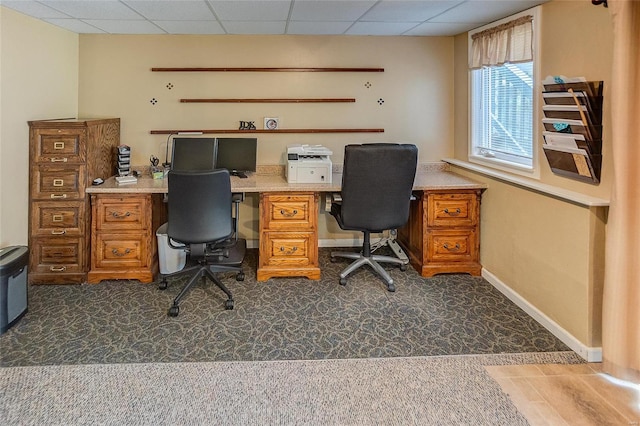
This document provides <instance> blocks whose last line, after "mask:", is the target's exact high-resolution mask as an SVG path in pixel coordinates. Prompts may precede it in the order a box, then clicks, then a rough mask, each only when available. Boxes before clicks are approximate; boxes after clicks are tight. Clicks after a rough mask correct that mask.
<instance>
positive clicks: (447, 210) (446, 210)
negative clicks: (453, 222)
mask: <svg viewBox="0 0 640 426" xmlns="http://www.w3.org/2000/svg"><path fill="white" fill-rule="evenodd" d="M444 212H445V213H446V214H450V215H454V214H460V207H458V208H457V209H456V211H455V212H450V211H449V209H444Z"/></svg>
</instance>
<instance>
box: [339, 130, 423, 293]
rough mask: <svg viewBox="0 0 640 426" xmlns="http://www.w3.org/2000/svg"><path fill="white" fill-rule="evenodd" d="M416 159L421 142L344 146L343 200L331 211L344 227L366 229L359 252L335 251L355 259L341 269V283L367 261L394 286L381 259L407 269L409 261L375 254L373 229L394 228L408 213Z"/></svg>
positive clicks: (379, 230) (343, 256)
mask: <svg viewBox="0 0 640 426" xmlns="http://www.w3.org/2000/svg"><path fill="white" fill-rule="evenodd" d="M417 162H418V148H417V147H416V146H415V145H409V144H382V143H376V144H364V145H347V146H346V147H345V149H344V166H343V171H342V189H341V198H342V201H341V202H340V203H333V204H332V205H331V214H332V215H333V216H334V217H335V218H336V220H337V221H338V225H340V228H342V229H344V230H355V231H362V232H363V233H364V242H363V244H362V252H361V253H349V252H344V251H338V252H332V253H331V261H332V262H335V261H336V258H337V257H341V258H347V259H355V261H354V262H353V263H351V264H350V265H349V266H348V267H347V268H346V269H345V270H343V271H342V272H341V273H340V284H341V285H346V283H347V275H349V274H350V273H351V272H353V271H355V270H356V269H358V268H359V267H361V266H362V265H369V266H370V267H371V268H373V270H374V271H375V272H377V273H378V274H379V275H380V276H382V278H383V279H384V280H385V281H386V283H387V289H388V290H389V291H395V285H394V284H393V279H392V278H391V276H390V275H389V273H388V272H387V271H385V270H384V268H383V267H382V266H381V265H380V264H379V263H378V262H385V263H393V264H396V265H400V269H401V270H406V268H407V266H406V261H403V260H401V259H398V258H395V257H391V256H381V255H373V254H371V233H372V232H373V233H377V232H383V231H385V230H388V229H396V228H398V227H400V226H402V225H404V224H405V223H406V222H407V220H408V219H409V202H410V199H411V191H412V188H413V181H414V179H415V174H416V167H417Z"/></svg>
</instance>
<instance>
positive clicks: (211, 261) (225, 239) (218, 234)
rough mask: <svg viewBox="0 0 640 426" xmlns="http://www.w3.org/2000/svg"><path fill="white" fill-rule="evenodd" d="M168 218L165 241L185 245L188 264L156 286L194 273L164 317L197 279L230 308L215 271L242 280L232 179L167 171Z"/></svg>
mask: <svg viewBox="0 0 640 426" xmlns="http://www.w3.org/2000/svg"><path fill="white" fill-rule="evenodd" d="M167 179H168V180H169V181H168V186H169V191H168V215H169V217H168V222H167V237H168V238H167V239H168V242H169V245H170V246H171V247H172V248H175V249H185V250H187V253H188V258H189V262H190V264H193V266H188V267H186V268H185V269H183V270H181V271H178V272H174V273H171V274H163V275H162V280H161V282H160V284H159V286H158V287H159V288H160V289H161V290H164V289H166V288H167V278H168V277H172V276H175V275H182V274H186V273H189V272H192V271H196V272H195V274H194V275H193V276H192V277H191V279H190V280H189V282H188V283H187V284H186V285H185V286H184V288H183V289H182V291H180V293H179V294H178V296H176V298H175V299H174V301H173V304H172V305H171V307H170V308H169V312H168V315H169V316H172V317H175V316H177V315H178V313H179V312H180V308H179V306H178V304H179V303H180V300H181V299H182V298H183V297H184V296H185V295H186V294H187V292H188V291H189V290H190V289H191V287H192V286H193V285H194V284H195V283H196V282H197V281H198V279H200V278H201V279H202V281H203V282H204V281H206V278H209V279H210V280H211V281H213V283H214V284H215V285H217V286H218V287H219V288H220V289H221V290H222V291H223V292H224V293H225V294H226V295H227V297H228V299H227V300H226V301H225V304H224V307H225V308H226V309H233V296H232V294H231V292H230V291H229V289H228V288H227V287H225V285H224V284H222V282H221V281H220V280H219V279H218V277H217V276H216V275H215V273H217V272H236V273H237V274H236V280H238V281H242V280H244V272H243V271H242V261H243V259H244V254H245V251H246V240H244V239H242V238H238V235H237V232H236V229H237V220H238V203H239V200H235V202H236V209H235V210H236V211H235V216H234V214H233V208H232V203H233V202H234V200H233V194H232V193H231V181H230V178H229V171H227V170H226V169H217V170H213V171H199V172H179V171H173V170H172V171H170V172H169V174H168V175H167Z"/></svg>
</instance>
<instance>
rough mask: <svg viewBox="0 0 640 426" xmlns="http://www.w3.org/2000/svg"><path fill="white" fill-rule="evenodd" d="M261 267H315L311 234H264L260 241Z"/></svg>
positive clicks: (313, 238)
mask: <svg viewBox="0 0 640 426" xmlns="http://www.w3.org/2000/svg"><path fill="white" fill-rule="evenodd" d="M260 245H261V250H260V265H261V266H295V267H300V266H317V263H318V261H317V259H318V244H317V241H316V237H315V233H313V232H265V233H263V234H262V236H261V239H260Z"/></svg>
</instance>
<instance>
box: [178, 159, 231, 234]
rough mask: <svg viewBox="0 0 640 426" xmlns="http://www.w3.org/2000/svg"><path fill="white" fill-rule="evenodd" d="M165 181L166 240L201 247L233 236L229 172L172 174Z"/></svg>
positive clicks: (180, 172)
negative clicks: (166, 200) (199, 245)
mask: <svg viewBox="0 0 640 426" xmlns="http://www.w3.org/2000/svg"><path fill="white" fill-rule="evenodd" d="M167 179H169V182H168V187H169V193H168V215H169V218H168V222H167V236H168V237H169V238H171V239H173V240H174V241H178V242H180V243H183V244H201V243H212V242H217V241H221V240H225V239H227V238H229V237H231V236H232V235H233V231H234V230H233V218H232V208H231V179H230V177H229V171H228V170H226V169H217V170H212V171H202V172H183V171H174V170H171V171H170V172H169V174H168V175H167Z"/></svg>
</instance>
